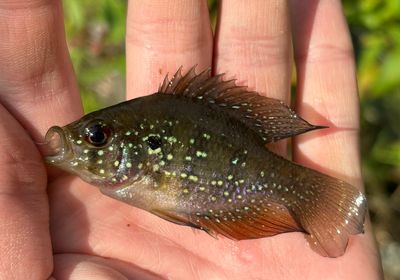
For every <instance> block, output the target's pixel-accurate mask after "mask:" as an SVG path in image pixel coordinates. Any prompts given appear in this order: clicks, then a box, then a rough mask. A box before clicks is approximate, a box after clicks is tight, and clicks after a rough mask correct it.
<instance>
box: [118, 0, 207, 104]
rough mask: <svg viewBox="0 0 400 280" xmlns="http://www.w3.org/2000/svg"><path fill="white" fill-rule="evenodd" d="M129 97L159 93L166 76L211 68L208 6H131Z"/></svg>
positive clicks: (138, 1)
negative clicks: (195, 66)
mask: <svg viewBox="0 0 400 280" xmlns="http://www.w3.org/2000/svg"><path fill="white" fill-rule="evenodd" d="M126 55H127V61H126V63H127V97H128V98H134V97H138V96H141V95H146V94H150V93H153V92H155V91H156V90H157V89H158V86H159V84H160V83H161V82H162V80H163V79H164V77H165V75H166V74H167V73H168V72H169V73H170V74H173V73H175V71H176V70H177V69H178V68H179V67H180V66H183V71H187V70H188V69H189V68H191V67H192V66H194V65H195V64H198V66H197V69H198V70H202V69H204V68H206V67H210V66H211V56H212V32H211V26H210V20H209V16H208V9H207V2H206V1H203V0H202V1H198V0H190V1H186V0H185V1H181V0H172V1H160V0H157V1H144V0H131V1H129V6H128V19H127V37H126Z"/></svg>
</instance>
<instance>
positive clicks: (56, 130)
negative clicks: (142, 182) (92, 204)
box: [45, 111, 140, 187]
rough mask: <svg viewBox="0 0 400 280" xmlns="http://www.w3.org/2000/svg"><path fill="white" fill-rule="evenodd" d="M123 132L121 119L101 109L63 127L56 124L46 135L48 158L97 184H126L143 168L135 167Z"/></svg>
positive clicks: (51, 162) (47, 159)
mask: <svg viewBox="0 0 400 280" xmlns="http://www.w3.org/2000/svg"><path fill="white" fill-rule="evenodd" d="M110 119H111V120H110ZM121 131H122V124H121V123H120V122H119V121H118V119H115V118H110V115H109V114H108V115H107V114H104V113H103V112H101V111H99V112H95V113H92V114H88V115H86V116H84V117H82V118H81V119H79V120H77V121H75V122H73V123H71V124H68V125H66V126H64V127H59V126H53V127H51V128H50V129H49V130H48V132H47V133H46V137H45V139H46V142H47V145H48V146H49V150H51V151H52V153H51V154H50V155H48V156H46V157H45V160H46V162H47V163H49V164H50V165H55V166H57V167H59V168H61V169H63V170H66V171H68V172H70V173H74V174H76V175H78V176H79V177H81V178H82V179H83V180H84V181H86V182H88V183H91V184H93V185H96V186H102V187H104V186H111V187H114V186H120V185H122V184H126V182H127V181H128V179H129V181H132V180H135V179H137V177H138V176H139V172H140V170H139V169H138V168H137V167H136V168H135V167H133V164H132V162H131V161H132V153H131V151H130V150H129V148H128V147H127V146H126V145H125V144H124V143H126V141H124V135H121V134H120V133H119V132H121Z"/></svg>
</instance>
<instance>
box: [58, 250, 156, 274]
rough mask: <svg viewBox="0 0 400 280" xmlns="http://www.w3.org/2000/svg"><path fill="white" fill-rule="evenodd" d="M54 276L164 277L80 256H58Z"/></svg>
mask: <svg viewBox="0 0 400 280" xmlns="http://www.w3.org/2000/svg"><path fill="white" fill-rule="evenodd" d="M53 276H54V277H55V278H56V279H69V280H74V279H76V280H80V279H113V280H118V279H121V280H126V279H141V280H159V279H163V278H162V277H160V276H158V275H156V274H154V273H152V272H149V271H146V270H144V269H142V268H139V267H136V266H135V265H133V264H131V263H126V262H123V261H119V260H114V259H110V258H102V257H97V256H90V255H86V254H85V255H83V254H82V255H80V254H57V255H55V259H54V272H53Z"/></svg>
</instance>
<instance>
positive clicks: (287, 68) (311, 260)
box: [0, 0, 380, 279]
mask: <svg viewBox="0 0 400 280" xmlns="http://www.w3.org/2000/svg"><path fill="white" fill-rule="evenodd" d="M220 8H221V10H220V19H219V23H218V26H217V34H216V37H215V40H214V42H213V39H212V35H211V28H210V25H209V19H208V11H207V6H206V2H205V1H196V0H193V1H184V2H183V1H176V0H174V1H151V2H149V1H134V0H131V1H130V2H129V12H128V21H127V42H126V49H127V95H128V98H134V97H138V96H140V95H143V94H148V93H152V92H154V91H155V90H156V89H157V87H158V84H159V83H160V82H161V81H162V79H163V78H164V75H165V74H166V73H167V72H170V73H173V72H174V71H175V70H176V69H177V68H178V67H179V66H181V65H183V66H184V67H185V68H184V70H188V69H189V68H190V67H191V66H192V65H194V64H198V69H203V68H205V67H209V66H213V71H214V72H218V73H221V72H226V73H227V76H228V77H229V76H232V75H236V78H238V80H239V81H242V82H245V83H246V84H248V85H249V86H250V87H251V88H253V89H255V90H257V91H259V92H260V93H263V94H266V95H268V96H271V97H275V98H278V99H281V100H284V101H286V102H288V101H289V92H290V79H291V63H292V61H291V59H290V57H291V48H290V20H291V21H292V27H293V28H292V32H293V38H294V39H293V40H294V41H293V42H294V51H295V58H296V66H297V71H298V75H297V77H298V98H297V100H296V107H297V112H298V113H299V115H300V116H302V117H304V118H305V119H306V120H308V121H310V122H311V123H315V124H322V125H329V126H330V128H329V129H327V130H324V131H316V132H313V133H312V134H307V135H303V136H299V137H296V141H295V143H294V145H293V155H294V159H295V160H296V161H297V162H300V163H302V164H304V165H307V166H310V167H312V168H315V169H318V170H320V171H322V172H325V173H328V174H331V175H334V176H337V177H341V178H342V179H345V180H346V181H348V182H350V183H352V184H353V185H356V186H359V187H360V188H361V187H362V180H361V175H360V163H359V155H358V128H359V124H358V99H357V87H356V80H355V66H354V59H353V53H352V48H351V42H350V38H349V33H348V30H347V27H346V23H345V19H344V17H343V14H342V11H341V5H340V1H334V0H332V1H328V0H324V1H311V0H310V1H294V0H293V1H290V11H291V13H290V12H289V8H288V5H287V4H286V3H285V1H263V0H257V1H256V0H254V1H251V4H248V3H247V4H245V3H244V2H243V1H240V0H230V1H229V2H228V1H222V2H221V7H220ZM0 14H1V16H0V34H2V36H3V38H2V40H1V41H0V61H1V63H0V103H1V106H0V116H1V117H0V133H1V134H0V135H2V138H1V139H2V141H1V142H2V146H1V147H0V166H1V169H0V172H1V175H0V205H1V208H0V248H2V250H1V251H0V259H1V261H0V264H1V267H0V271H1V273H0V278H4V279H12V278H15V279H45V278H49V277H50V276H54V277H55V278H57V279H88V278H90V277H92V278H95V279H126V278H127V279H157V278H163V277H166V278H172V279H376V278H379V276H380V267H379V257H378V255H377V254H378V253H377V251H376V248H375V245H374V241H373V238H372V233H371V228H370V225H369V222H368V221H367V222H366V232H365V234H364V235H357V236H353V237H352V238H351V240H350V243H349V246H348V249H347V251H346V253H345V254H344V255H343V256H342V257H339V258H336V259H330V258H324V257H321V256H319V255H317V254H316V253H315V252H313V251H312V250H311V249H310V248H309V247H308V246H307V243H306V241H305V240H304V237H303V236H302V234H301V233H286V234H281V235H278V236H275V237H272V238H263V239H258V240H246V241H240V242H235V241H232V240H228V239H226V238H223V237H221V238H219V239H214V238H212V237H211V236H209V235H207V234H206V233H204V232H200V231H194V230H192V229H190V228H187V227H182V226H177V225H174V224H171V223H169V222H166V221H164V220H161V219H160V218H157V217H155V216H153V215H151V214H149V213H146V212H144V211H141V210H139V209H136V208H133V207H130V206H128V205H125V204H123V203H121V202H118V201H114V200H112V199H111V198H108V197H106V196H104V195H102V194H100V192H99V191H98V190H97V189H96V188H95V187H93V186H90V185H87V184H86V183H84V182H82V181H81V180H80V179H79V178H76V177H73V176H69V175H60V174H54V172H51V173H49V174H47V171H46V168H45V166H44V164H43V161H42V160H41V157H40V154H39V152H38V150H37V149H36V148H35V146H34V144H33V142H32V140H31V139H30V137H29V136H31V137H32V138H33V139H35V141H36V142H41V141H42V139H43V135H44V133H45V132H46V130H47V129H48V128H49V127H50V126H52V125H64V124H66V123H69V122H71V121H73V120H75V119H77V118H79V117H80V116H81V115H82V109H81V105H80V102H79V95H78V90H77V86H76V81H75V78H74V76H73V71H72V69H71V65H70V63H69V60H68V52H67V47H66V44H65V38H64V32H63V31H62V30H63V22H62V11H61V4H60V2H59V1H44V0H32V1H25V2H20V3H14V1H12V0H6V1H2V2H1V3H0ZM289 19H290V20H289ZM213 46H214V51H213ZM280 150H281V151H283V150H284V148H283V145H282V144H281V147H280ZM46 179H47V180H46ZM49 227H50V230H49ZM124 277H125V278H124Z"/></svg>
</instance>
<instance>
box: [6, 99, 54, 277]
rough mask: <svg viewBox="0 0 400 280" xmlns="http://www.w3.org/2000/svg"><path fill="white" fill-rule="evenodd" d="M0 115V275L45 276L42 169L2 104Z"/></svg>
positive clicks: (47, 247) (48, 259)
mask: <svg viewBox="0 0 400 280" xmlns="http://www.w3.org/2000/svg"><path fill="white" fill-rule="evenodd" d="M0 120H1V121H0V135H2V138H1V147H0V248H1V250H0V260H1V262H0V271H1V272H0V278H1V279H47V278H48V277H49V276H50V273H51V271H52V269H53V268H52V252H51V243H50V235H49V221H48V219H49V212H48V203H47V194H46V189H45V186H46V173H45V169H44V166H43V165H41V159H40V155H39V153H38V152H37V150H36V149H35V147H34V144H33V143H32V142H31V140H30V139H29V137H28V135H27V134H26V133H25V131H24V130H23V128H22V127H21V126H20V125H19V123H18V122H17V121H16V120H15V119H13V118H12V117H11V115H10V114H9V113H8V112H7V111H6V109H5V108H4V107H3V106H2V105H0Z"/></svg>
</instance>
